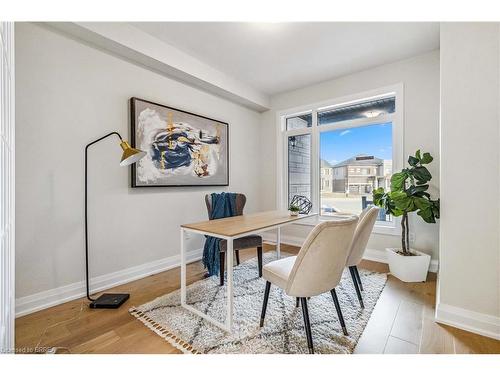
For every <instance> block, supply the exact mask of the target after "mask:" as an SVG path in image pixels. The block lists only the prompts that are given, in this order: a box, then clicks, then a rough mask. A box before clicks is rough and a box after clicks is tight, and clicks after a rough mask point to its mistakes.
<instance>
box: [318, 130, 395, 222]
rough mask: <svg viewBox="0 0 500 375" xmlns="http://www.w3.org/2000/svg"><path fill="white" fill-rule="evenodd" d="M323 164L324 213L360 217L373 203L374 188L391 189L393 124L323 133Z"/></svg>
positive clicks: (381, 216) (321, 203)
mask: <svg viewBox="0 0 500 375" xmlns="http://www.w3.org/2000/svg"><path fill="white" fill-rule="evenodd" d="M320 163H321V165H320V178H321V183H320V206H321V214H322V215H329V214H331V213H333V212H336V211H342V212H351V213H355V214H359V213H360V212H361V211H362V210H363V209H364V208H366V207H367V206H368V205H371V204H373V197H372V192H373V190H374V189H377V188H379V187H383V188H385V189H387V188H388V187H390V183H391V175H392V124H391V123H385V124H377V125H368V126H363V127H357V128H352V129H349V130H334V131H328V132H323V133H320ZM385 216H386V215H385V213H381V215H380V216H379V220H384V221H385V220H389V219H390V218H388V217H385Z"/></svg>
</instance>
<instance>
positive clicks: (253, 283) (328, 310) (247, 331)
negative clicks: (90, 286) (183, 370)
mask: <svg viewBox="0 0 500 375" xmlns="http://www.w3.org/2000/svg"><path fill="white" fill-rule="evenodd" d="M286 255H287V254H283V253H282V256H286ZM263 258H264V259H263V260H264V263H268V262H270V261H272V260H274V259H276V254H275V253H264V257H263ZM359 272H360V275H361V280H362V283H363V286H364V292H362V293H363V300H364V304H365V308H364V309H361V308H360V306H359V303H358V300H357V297H356V291H355V289H354V286H353V283H352V279H351V277H350V275H349V272H348V271H347V272H346V271H344V274H343V275H342V281H341V282H340V285H338V286H337V288H336V291H337V295H338V298H339V301H340V306H341V308H342V312H343V314H344V320H345V322H346V326H347V330H348V333H349V335H348V336H344V335H343V334H342V329H341V327H340V323H339V321H338V318H337V312H336V310H335V306H334V304H333V300H332V297H331V295H330V293H325V294H323V295H320V296H316V297H312V298H311V299H310V300H309V303H308V307H309V318H310V320H311V327H312V335H313V343H314V349H315V352H316V353H325V354H328V353H341V354H349V353H352V352H353V350H354V348H355V346H356V343H357V342H358V340H359V337H360V336H361V334H362V333H363V330H364V328H365V326H366V324H367V322H368V319H369V318H370V314H371V312H372V310H373V308H374V307H375V304H376V303H377V300H378V298H379V296H380V293H381V292H382V289H383V288H384V286H385V283H386V281H387V277H386V275H385V274H381V273H377V272H371V271H367V270H363V269H359ZM233 276H234V288H233V290H234V326H233V333H232V334H228V333H226V332H224V331H222V330H221V329H220V328H218V327H216V326H214V325H213V324H211V323H209V322H207V321H206V320H204V319H202V318H200V317H198V316H197V315H194V314H192V313H191V312H189V311H187V310H186V309H184V308H182V307H181V306H180V290H176V291H174V292H172V293H169V294H166V295H164V296H161V297H158V298H156V299H155V300H153V301H151V302H148V303H146V304H144V305H142V306H139V307H133V308H131V309H130V313H131V314H132V315H133V316H135V317H136V318H137V319H139V320H140V321H141V322H143V323H144V324H145V325H146V326H147V327H148V328H149V329H151V330H152V331H154V332H155V333H157V334H158V335H160V336H161V337H163V338H164V339H165V340H166V341H168V342H169V343H170V344H172V345H173V346H175V347H177V348H178V349H180V350H181V351H183V352H184V353H250V354H256V353H282V354H285V353H307V352H308V349H307V341H306V335H305V330H304V321H303V318H302V310H301V308H300V307H299V308H297V307H295V298H294V297H290V296H287V295H286V294H285V293H284V292H283V291H282V290H281V289H280V288H278V287H276V286H272V287H271V294H270V296H269V304H268V307H267V313H266V320H265V324H264V327H263V328H260V327H259V320H260V313H261V308H262V301H263V297H264V288H265V280H264V279H262V278H259V277H258V273H257V260H256V259H255V258H253V259H251V260H249V261H246V262H244V263H241V264H240V265H239V266H235V267H234V272H233ZM225 292H226V287H225V286H224V287H219V278H218V276H213V277H210V278H206V279H204V280H200V281H197V282H195V283H193V284H191V285H189V286H188V289H187V302H188V304H190V305H192V306H193V307H195V308H197V309H198V310H200V311H203V312H205V313H206V314H208V315H210V316H212V317H214V318H215V319H217V320H218V321H220V322H224V320H225V315H226V298H225Z"/></svg>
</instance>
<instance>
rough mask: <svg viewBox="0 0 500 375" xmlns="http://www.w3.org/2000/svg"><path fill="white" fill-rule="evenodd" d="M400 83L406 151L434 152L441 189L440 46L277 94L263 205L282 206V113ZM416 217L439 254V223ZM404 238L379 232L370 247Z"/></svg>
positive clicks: (415, 225) (419, 232) (269, 123)
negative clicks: (279, 181)
mask: <svg viewBox="0 0 500 375" xmlns="http://www.w3.org/2000/svg"><path fill="white" fill-rule="evenodd" d="M397 83H403V84H404V101H405V128H404V150H403V152H404V155H405V160H406V159H407V155H408V154H413V153H414V152H415V151H416V150H417V149H419V148H420V149H422V150H425V151H428V152H430V153H431V154H432V155H433V156H434V158H435V159H434V160H435V161H434V162H433V163H432V164H431V165H430V167H429V169H430V171H431V173H432V175H433V179H432V181H431V189H430V190H431V192H432V193H433V194H438V193H439V51H433V52H430V53H427V54H424V55H421V56H417V57H414V58H411V59H408V60H403V61H399V62H396V63H392V64H388V65H383V66H380V67H377V68H374V69H370V70H366V71H362V72H359V73H356V74H352V75H349V76H345V77H342V78H339V79H335V80H332V81H327V82H323V83H319V84H316V85H312V86H308V87H305V88H302V89H299V90H295V91H291V92H287V93H284V94H280V95H277V96H274V97H272V98H271V107H272V109H271V110H270V111H267V112H265V113H264V114H263V115H262V116H263V121H262V125H261V126H262V132H261V142H262V145H261V147H262V153H261V158H262V172H261V175H262V179H263V181H264V182H265V183H263V184H261V193H260V196H261V209H272V208H274V207H275V206H276V177H277V176H276V167H275V166H276V162H275V161H276V146H275V145H276V126H277V124H276V112H279V111H281V110H285V109H288V108H294V107H297V106H302V105H306V104H312V103H316V102H321V101H325V100H328V99H333V98H338V97H343V96H346V95H351V94H356V93H360V92H364V91H369V90H372V89H377V88H380V87H385V86H390V85H394V84H397ZM414 219H415V218H414V217H412V218H411V219H410V225H411V231H412V232H414V233H415V235H416V236H415V238H416V241H415V244H414V247H415V248H416V249H420V250H422V251H425V252H427V253H430V254H432V257H433V258H434V259H437V257H438V238H439V237H438V231H439V229H438V226H439V224H437V225H436V224H433V225H430V224H426V223H424V222H423V221H422V220H420V218H417V219H418V220H414ZM310 229H311V228H310V227H306V226H293V227H290V229H288V228H287V229H285V230H283V234H284V237H286V236H287V235H288V236H294V237H299V238H304V237H305V235H307V233H308V231H309V230H310ZM399 245H400V238H399V237H397V236H393V235H382V234H373V235H372V237H371V239H370V242H369V244H368V247H369V248H370V249H375V250H383V249H384V248H385V247H392V246H395V247H397V246H399Z"/></svg>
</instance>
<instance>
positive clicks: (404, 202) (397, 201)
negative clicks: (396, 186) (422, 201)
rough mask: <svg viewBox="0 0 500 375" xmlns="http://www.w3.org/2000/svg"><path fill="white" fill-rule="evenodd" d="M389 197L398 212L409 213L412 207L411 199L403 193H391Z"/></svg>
mask: <svg viewBox="0 0 500 375" xmlns="http://www.w3.org/2000/svg"><path fill="white" fill-rule="evenodd" d="M389 196H390V198H391V200H392V201H393V202H394V205H395V206H396V208H397V209H398V210H401V211H409V210H410V209H411V206H412V205H413V202H412V199H411V197H408V195H406V193H405V192H404V191H391V193H390V194H389Z"/></svg>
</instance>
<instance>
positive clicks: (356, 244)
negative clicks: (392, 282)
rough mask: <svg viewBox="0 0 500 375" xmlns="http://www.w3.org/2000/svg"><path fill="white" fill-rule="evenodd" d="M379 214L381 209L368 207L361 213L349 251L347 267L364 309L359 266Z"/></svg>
mask: <svg viewBox="0 0 500 375" xmlns="http://www.w3.org/2000/svg"><path fill="white" fill-rule="evenodd" d="M378 212H379V208H377V207H367V208H365V209H364V210H363V211H362V212H361V214H360V215H359V220H358V225H357V227H356V230H355V231H354V236H353V239H352V243H351V248H350V249H349V256H348V257H347V263H346V266H347V267H348V268H349V272H350V273H351V277H352V282H353V283H354V288H355V289H356V294H357V296H358V300H359V304H360V305H361V308H364V307H365V305H364V303H363V297H362V295H361V291H362V290H363V284H362V283H361V277H360V276H359V271H358V264H359V262H361V259H363V254H364V252H365V250H366V245H367V243H368V240H369V239H370V235H371V233H372V230H373V226H374V225H375V221H376V220H377V217H378Z"/></svg>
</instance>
